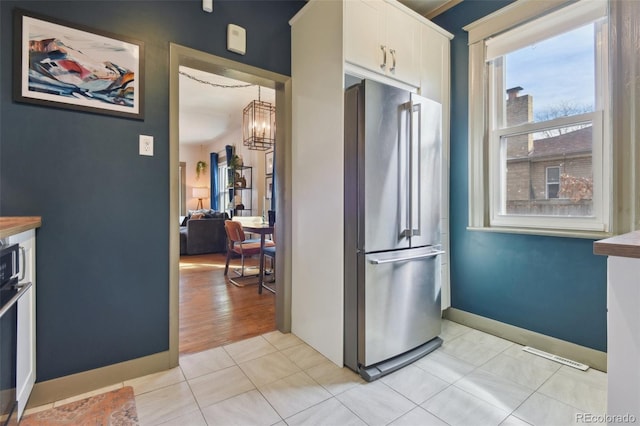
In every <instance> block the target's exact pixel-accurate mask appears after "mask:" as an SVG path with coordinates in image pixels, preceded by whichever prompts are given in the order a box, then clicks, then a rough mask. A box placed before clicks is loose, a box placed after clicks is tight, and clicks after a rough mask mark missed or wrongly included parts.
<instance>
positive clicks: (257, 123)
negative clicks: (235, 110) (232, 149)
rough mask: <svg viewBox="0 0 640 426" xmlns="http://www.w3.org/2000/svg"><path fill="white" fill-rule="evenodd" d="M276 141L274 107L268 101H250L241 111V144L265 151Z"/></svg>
mask: <svg viewBox="0 0 640 426" xmlns="http://www.w3.org/2000/svg"><path fill="white" fill-rule="evenodd" d="M275 143H276V107H275V106H274V105H273V104H270V103H269V102H262V101H261V100H260V86H258V100H257V101H255V100H254V101H251V102H250V103H249V105H247V106H246V107H245V108H244V110H243V111H242V144H243V145H244V146H246V147H248V149H253V150H258V151H266V150H268V149H271V148H273V145H274V144H275Z"/></svg>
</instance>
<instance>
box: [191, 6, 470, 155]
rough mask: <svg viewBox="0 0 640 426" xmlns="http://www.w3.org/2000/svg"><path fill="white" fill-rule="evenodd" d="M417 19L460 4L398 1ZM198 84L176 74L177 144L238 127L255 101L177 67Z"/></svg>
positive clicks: (269, 96) (252, 94) (270, 97)
mask: <svg viewBox="0 0 640 426" xmlns="http://www.w3.org/2000/svg"><path fill="white" fill-rule="evenodd" d="M399 1H400V3H403V4H404V5H406V6H407V7H409V8H410V9H413V10H414V11H416V12H417V13H419V14H420V15H423V16H426V17H429V18H431V17H433V16H436V15H437V14H439V13H442V12H444V11H445V10H447V9H448V8H450V7H453V6H455V5H456V4H458V3H460V2H461V1H462V0H399ZM180 71H181V72H185V73H187V74H189V75H190V76H191V77H194V78H196V79H198V80H201V82H199V81H196V80H193V79H192V78H189V77H187V76H185V75H183V74H182V73H181V74H180V80H179V85H180V86H179V87H180V108H179V114H180V143H181V144H197V145H199V144H208V143H210V142H212V141H214V140H216V139H217V138H219V137H222V136H224V135H225V134H226V133H230V132H233V131H237V129H238V128H240V127H241V125H242V110H243V109H244V107H245V106H247V104H249V102H251V101H252V100H254V99H258V86H250V87H245V88H221V87H214V86H212V84H218V85H226V86H229V85H238V84H246V83H244V82H242V81H237V80H233V79H230V78H227V77H223V76H220V75H217V74H211V73H208V72H205V71H200V70H196V69H193V68H187V67H184V66H181V67H180ZM260 98H261V99H262V100H263V101H266V102H271V103H273V104H275V91H274V90H273V89H269V88H265V87H262V88H261V89H260Z"/></svg>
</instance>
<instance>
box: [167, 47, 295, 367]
mask: <svg viewBox="0 0 640 426" xmlns="http://www.w3.org/2000/svg"><path fill="white" fill-rule="evenodd" d="M180 67H189V68H192V69H195V70H202V71H205V72H207V73H211V74H216V75H220V76H224V77H228V78H232V79H235V80H239V81H243V82H246V83H250V84H255V85H258V86H262V87H267V88H272V89H273V90H275V98H276V104H277V105H278V108H277V109H276V125H277V128H278V132H277V134H276V146H277V149H276V150H275V156H276V161H275V169H274V170H273V178H274V180H275V181H276V182H277V184H276V193H275V199H276V203H275V206H273V207H275V210H276V211H277V222H278V225H279V226H278V227H277V236H276V239H277V241H279V244H278V257H277V259H276V268H275V270H276V282H278V291H277V292H276V295H275V299H276V300H275V319H276V328H277V329H278V330H280V331H282V332H288V331H290V318H291V306H290V300H291V298H290V270H291V267H290V260H289V259H290V256H289V255H288V253H287V246H288V244H287V241H289V240H290V226H287V223H289V221H288V220H287V219H288V217H290V209H291V207H290V205H288V204H289V203H288V202H287V201H286V200H288V199H289V197H288V196H287V193H288V191H289V189H288V188H289V181H290V178H289V177H288V176H290V172H289V171H288V170H289V168H290V166H289V165H288V164H290V160H288V159H290V151H291V149H290V141H289V137H290V130H287V129H290V127H291V125H290V123H291V108H290V98H291V96H290V87H291V83H290V77H288V76H284V75H280V74H276V73H273V72H270V71H265V70H263V69H259V68H256V67H252V66H249V65H246V64H242V63H239V62H235V61H230V60H228V59H224V58H221V57H218V56H215V55H211V54H207V53H204V52H200V51H197V50H194V49H190V48H186V47H183V46H179V45H175V44H172V45H171V46H170V88H169V90H170V95H169V102H170V122H169V133H170V141H169V151H170V154H169V163H170V164H169V166H170V197H169V203H170V212H171V214H170V220H169V223H170V227H171V229H170V265H169V272H170V279H169V291H170V297H169V310H170V316H169V317H170V323H169V354H170V357H171V363H172V364H174V365H177V364H178V357H179V353H180V344H179V335H180V306H179V299H180V269H179V262H180V255H179V233H178V232H177V231H176V230H177V229H178V228H179V223H178V221H179V216H180V211H179V205H180V201H179V198H180V196H181V195H180V194H181V187H180V178H179V176H178V174H179V160H180V158H179V156H180V155H179V144H180V135H179V126H180V123H179V93H180V92H179V90H180V87H179V69H180ZM238 142H239V143H241V141H238ZM280 242H282V244H280ZM220 261H221V262H222V264H223V265H224V255H219V259H217V260H215V262H216V263H218V262H220ZM254 290H255V291H256V293H257V289H255V288H254ZM263 296H267V297H273V296H272V295H271V296H269V295H264V294H263Z"/></svg>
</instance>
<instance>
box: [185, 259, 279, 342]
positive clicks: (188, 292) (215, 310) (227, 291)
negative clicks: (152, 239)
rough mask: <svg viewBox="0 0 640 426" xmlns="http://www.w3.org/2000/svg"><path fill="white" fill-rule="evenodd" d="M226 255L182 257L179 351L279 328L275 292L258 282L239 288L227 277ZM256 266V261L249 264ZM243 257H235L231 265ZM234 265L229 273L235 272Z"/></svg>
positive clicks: (256, 334) (238, 262)
mask: <svg viewBox="0 0 640 426" xmlns="http://www.w3.org/2000/svg"><path fill="white" fill-rule="evenodd" d="M225 259H226V255H225V254H204V255H197V256H181V257H180V332H179V333H180V354H187V353H194V352H200V351H203V350H206V349H211V348H215V347H218V346H222V345H226V344H229V343H233V342H236V341H239V340H243V339H247V338H249V337H254V336H258V335H260V334H263V333H267V332H269V331H273V330H275V329H276V320H275V295H274V294H273V293H271V292H269V291H263V292H262V294H258V289H257V287H256V285H248V286H246V287H236V286H234V285H233V284H231V283H229V282H228V279H227V277H225V276H224V262H225ZM251 262H253V264H256V265H257V260H248V261H247V264H248V265H251V264H252V263H251ZM239 265H240V259H232V260H231V267H233V266H239ZM232 273H233V272H232V271H231V268H230V270H229V274H232Z"/></svg>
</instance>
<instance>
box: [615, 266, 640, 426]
mask: <svg viewBox="0 0 640 426" xmlns="http://www.w3.org/2000/svg"><path fill="white" fill-rule="evenodd" d="M607 275H608V277H607V281H608V289H607V382H608V389H607V414H608V415H609V416H610V418H609V419H607V420H608V424H610V425H614V424H625V423H635V422H636V421H639V420H640V310H638V305H639V304H640V283H639V282H638V276H639V275H640V259H635V258H627V257H618V256H609V258H608V259H607ZM625 416H626V417H625ZM629 419H635V420H629Z"/></svg>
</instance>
